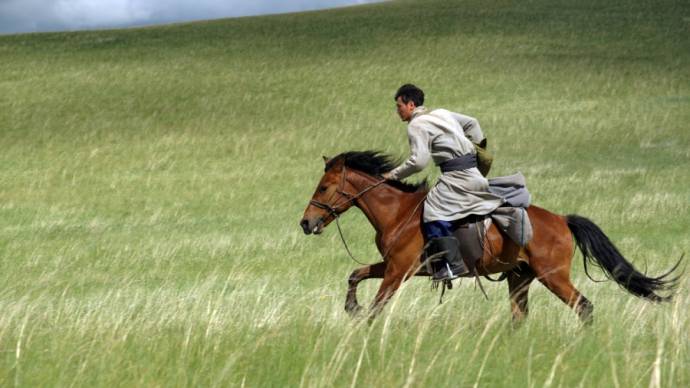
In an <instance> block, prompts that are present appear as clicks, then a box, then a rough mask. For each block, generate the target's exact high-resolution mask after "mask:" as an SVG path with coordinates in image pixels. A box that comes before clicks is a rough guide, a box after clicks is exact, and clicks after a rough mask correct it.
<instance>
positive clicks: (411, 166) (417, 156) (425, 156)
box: [391, 124, 431, 179]
mask: <svg viewBox="0 0 690 388" xmlns="http://www.w3.org/2000/svg"><path fill="white" fill-rule="evenodd" d="M407 137H408V139H409V141H410V157H409V158H407V160H406V161H405V162H403V164H401V165H400V166H398V167H396V168H395V169H394V170H393V171H391V179H405V178H407V177H408V176H410V175H412V174H414V173H416V172H419V171H422V170H423V169H424V167H426V166H427V164H429V160H431V154H430V152H429V134H428V133H427V132H426V131H425V130H424V129H423V128H421V127H420V126H418V125H414V124H410V125H409V126H408V127H407Z"/></svg>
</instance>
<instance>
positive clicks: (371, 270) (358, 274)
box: [345, 261, 386, 317]
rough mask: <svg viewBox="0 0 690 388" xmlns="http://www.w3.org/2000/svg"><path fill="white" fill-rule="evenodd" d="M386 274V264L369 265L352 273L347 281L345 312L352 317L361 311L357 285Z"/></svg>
mask: <svg viewBox="0 0 690 388" xmlns="http://www.w3.org/2000/svg"><path fill="white" fill-rule="evenodd" d="M385 272H386V263H385V262H383V261H382V262H380V263H376V264H371V265H367V266H364V267H360V268H357V269H356V270H354V271H353V272H352V274H351V275H350V277H349V278H348V279H347V283H348V288H347V297H346V298H345V311H347V313H348V314H350V316H352V317H354V316H356V315H357V314H358V313H359V312H360V311H361V310H362V306H360V305H359V303H358V302H357V285H358V284H359V282H361V281H362V280H364V279H371V278H382V277H383V275H384V273H385Z"/></svg>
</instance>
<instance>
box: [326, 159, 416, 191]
mask: <svg viewBox="0 0 690 388" xmlns="http://www.w3.org/2000/svg"><path fill="white" fill-rule="evenodd" d="M340 160H342V161H343V162H344V163H345V167H347V168H351V169H353V170H357V171H361V172H363V173H365V174H369V175H373V176H380V175H381V174H383V173H385V172H389V171H391V170H393V169H394V168H395V167H397V166H398V164H399V162H398V161H397V160H396V159H395V158H393V157H392V156H390V155H387V154H384V153H383V152H380V151H349V152H343V153H342V154H340V155H338V156H336V157H334V158H332V159H330V160H329V161H328V163H326V169H325V171H328V170H330V169H331V168H332V167H333V166H334V165H335V163H336V162H338V161H340ZM387 183H389V184H390V185H391V186H393V187H395V188H397V189H400V190H402V191H404V192H407V193H414V192H417V191H420V190H427V189H428V188H429V185H428V183H427V181H426V180H425V181H423V182H421V183H419V184H416V185H414V184H410V183H404V182H401V181H388V182H387Z"/></svg>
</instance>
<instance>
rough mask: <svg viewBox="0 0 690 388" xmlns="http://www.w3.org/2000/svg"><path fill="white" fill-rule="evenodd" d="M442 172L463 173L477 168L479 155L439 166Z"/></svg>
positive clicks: (469, 155) (447, 161) (460, 158)
mask: <svg viewBox="0 0 690 388" xmlns="http://www.w3.org/2000/svg"><path fill="white" fill-rule="evenodd" d="M439 167H441V172H444V173H446V172H451V171H462V170H467V169H469V168H472V167H477V155H476V154H467V155H462V156H459V157H457V158H455V159H450V160H446V161H445V162H443V163H441V164H440V165H439Z"/></svg>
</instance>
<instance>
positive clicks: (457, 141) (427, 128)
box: [391, 106, 504, 222]
mask: <svg viewBox="0 0 690 388" xmlns="http://www.w3.org/2000/svg"><path fill="white" fill-rule="evenodd" d="M407 136H408V138H409V142H410V156H409V158H408V159H407V160H406V161H405V162H403V163H402V164H401V165H400V166H398V167H396V168H395V169H394V170H393V171H392V172H391V179H404V178H406V177H408V176H410V175H412V174H414V173H416V172H419V171H421V170H423V169H424V167H426V166H427V164H429V161H430V160H431V159H433V161H434V163H435V164H436V165H439V164H441V163H443V162H445V161H447V160H450V159H454V158H457V157H459V156H462V155H466V154H475V153H476V151H475V148H474V145H473V144H472V141H470V140H469V139H468V136H469V137H472V140H473V141H476V142H477V143H478V142H481V140H483V138H484V136H483V134H482V132H481V128H480V127H479V124H478V123H477V120H476V119H473V118H471V117H469V116H464V115H460V114H458V113H453V112H450V111H447V110H445V109H436V110H433V111H431V112H429V111H427V110H426V108H424V107H423V106H420V107H417V108H416V109H415V110H414V112H413V115H412V120H411V121H410V123H409V125H408V127H407ZM503 202H504V200H503V198H502V197H500V196H498V195H495V194H492V193H491V192H490V191H489V182H488V181H487V180H486V178H484V177H483V176H482V174H481V173H480V172H479V170H478V169H477V168H476V167H473V168H470V169H467V170H462V171H451V172H447V173H444V174H443V175H441V177H440V178H439V180H438V182H437V183H436V185H435V186H434V187H433V188H432V189H431V190H430V191H429V194H428V195H427V197H426V200H425V203H424V217H423V219H424V222H430V221H439V220H442V221H454V220H459V219H461V218H465V217H467V216H469V215H471V214H477V215H484V214H489V213H491V212H492V211H494V209H496V208H497V207H499V206H501V205H502V204H503Z"/></svg>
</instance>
